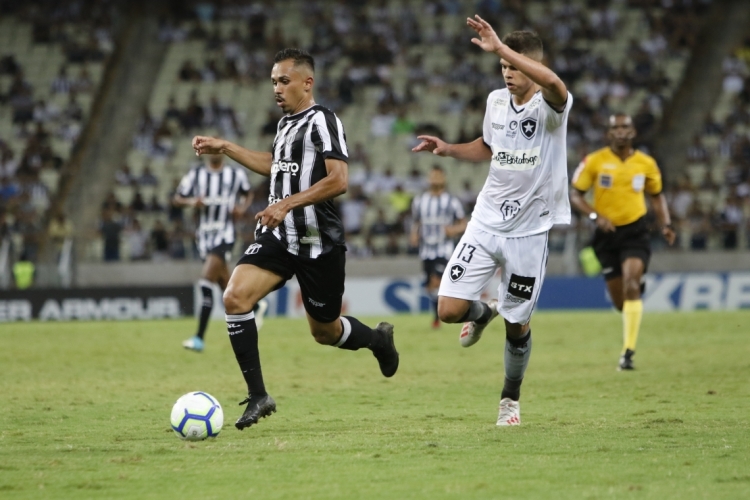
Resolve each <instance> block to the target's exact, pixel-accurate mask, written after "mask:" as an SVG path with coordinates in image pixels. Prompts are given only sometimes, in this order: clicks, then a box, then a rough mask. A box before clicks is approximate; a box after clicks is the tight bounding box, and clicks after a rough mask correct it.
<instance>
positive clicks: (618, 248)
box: [591, 217, 651, 280]
mask: <svg viewBox="0 0 750 500" xmlns="http://www.w3.org/2000/svg"><path fill="white" fill-rule="evenodd" d="M591 246H592V247H593V248H594V253H595V254H596V258H597V259H599V262H600V263H601V265H602V274H603V275H604V279H605V280H611V279H613V278H617V277H618V276H622V263H623V262H624V261H625V259H628V258H631V257H635V258H638V259H641V260H642V261H643V270H644V272H646V270H647V269H648V263H649V261H650V260H651V241H650V237H649V228H648V223H647V222H646V218H645V217H641V218H640V219H638V220H637V221H635V222H631V223H630V224H625V225H624V226H616V227H615V231H614V232H613V233H606V232H604V231H602V230H600V229H598V228H597V230H596V231H595V232H594V240H593V242H592V243H591Z"/></svg>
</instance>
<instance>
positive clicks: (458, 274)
mask: <svg viewBox="0 0 750 500" xmlns="http://www.w3.org/2000/svg"><path fill="white" fill-rule="evenodd" d="M464 274H466V268H465V267H464V266H462V265H461V264H453V265H452V266H451V274H450V279H451V281H452V282H453V283H455V282H456V281H458V280H460V279H461V278H463V277H464Z"/></svg>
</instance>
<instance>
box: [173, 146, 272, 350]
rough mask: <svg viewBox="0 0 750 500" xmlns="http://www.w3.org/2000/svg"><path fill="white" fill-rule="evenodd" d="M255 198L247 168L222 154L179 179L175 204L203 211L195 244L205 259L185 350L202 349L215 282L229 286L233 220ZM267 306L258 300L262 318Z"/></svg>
mask: <svg viewBox="0 0 750 500" xmlns="http://www.w3.org/2000/svg"><path fill="white" fill-rule="evenodd" d="M252 201H253V197H252V194H251V193H250V182H248V180H247V175H246V174H245V171H244V170H243V169H241V168H239V167H235V166H230V165H226V164H225V163H224V159H223V157H222V156H221V155H212V156H210V157H209V159H208V165H200V166H197V167H194V168H192V169H191V170H190V172H188V173H187V175H185V176H184V177H183V178H182V181H181V182H180V186H179V188H178V190H177V193H176V194H175V196H174V203H175V205H178V206H187V207H194V208H196V209H198V210H199V211H200V223H199V225H198V228H197V229H196V233H195V244H196V247H197V248H198V253H199V254H200V256H201V259H203V270H202V271H201V278H200V280H198V284H199V285H200V288H201V294H202V296H203V301H202V305H201V310H200V315H199V316H198V331H197V332H196V333H195V335H194V336H193V337H191V338H189V339H187V340H185V341H184V342H183V343H182V346H183V347H185V348H186V349H190V350H193V351H196V352H201V351H202V350H203V346H204V338H205V335H206V326H207V325H208V320H209V319H210V317H211V311H212V310H213V306H214V302H213V287H212V285H213V284H217V285H219V287H220V288H221V289H222V290H224V289H225V288H226V287H227V282H228V281H229V267H228V263H229V261H230V260H231V258H232V248H234V241H235V237H236V234H235V233H236V231H235V227H234V222H235V219H238V218H240V217H243V216H244V214H245V212H246V211H247V208H248V207H249V206H250V203H251V202H252ZM238 202H239V204H238ZM267 307H268V306H267V304H266V303H265V301H264V302H262V303H259V305H258V308H257V311H256V316H260V317H262V315H263V314H264V313H265V310H266V308H267Z"/></svg>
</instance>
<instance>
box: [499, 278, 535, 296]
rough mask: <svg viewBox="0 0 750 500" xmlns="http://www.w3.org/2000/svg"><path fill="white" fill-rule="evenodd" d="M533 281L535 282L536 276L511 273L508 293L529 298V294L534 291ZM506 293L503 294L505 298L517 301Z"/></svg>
mask: <svg viewBox="0 0 750 500" xmlns="http://www.w3.org/2000/svg"><path fill="white" fill-rule="evenodd" d="M534 283H536V278H534V277H529V276H518V275H517V274H511V275H510V283H508V295H512V296H513V297H517V298H519V299H523V300H531V294H533V293H534ZM508 295H506V296H505V298H506V300H510V301H511V302H517V301H516V300H513V299H512V298H509V297H508Z"/></svg>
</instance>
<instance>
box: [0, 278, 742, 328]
mask: <svg viewBox="0 0 750 500" xmlns="http://www.w3.org/2000/svg"><path fill="white" fill-rule="evenodd" d="M499 285H500V282H499V280H498V279H494V280H492V281H491V282H490V284H489V286H488V287H487V289H486V290H485V292H484V294H483V297H484V298H489V297H490V296H493V295H494V293H495V290H497V288H498V286H499ZM201 300H202V297H201V292H200V290H199V288H198V287H197V286H172V287H122V288H111V287H110V288H78V289H70V290H64V289H37V290H25V291H3V292H0V322H10V321H28V320H31V319H39V320H41V321H56V320H126V319H157V318H176V317H182V316H189V315H191V314H194V312H195V311H197V309H198V308H197V307H195V304H200V302H201ZM268 301H269V309H268V315H269V316H288V317H304V316H305V310H304V306H303V303H302V298H301V295H300V292H299V286H298V285H297V282H296V280H292V281H290V282H289V283H287V285H286V286H285V287H284V288H282V289H280V290H278V291H277V292H274V293H272V294H271V295H269V297H268ZM214 302H215V303H218V304H220V303H221V291H220V290H219V289H218V287H216V288H215V289H214ZM644 306H645V309H646V310H647V311H662V312H668V311H693V310H698V309H709V310H734V309H750V272H737V273H712V272H703V273H663V274H649V275H647V282H646V295H645V297H644ZM611 307H612V304H611V303H610V301H609V299H608V297H607V293H606V289H605V286H604V281H603V280H602V279H600V278H585V277H567V276H550V277H547V279H546V280H545V283H544V287H543V289H542V292H541V295H540V297H539V303H538V308H539V310H550V309H556V310H561V309H562V310H565V309H609V308H611ZM343 309H344V311H345V312H347V313H350V314H356V315H367V316H374V315H391V314H399V313H402V314H409V313H420V312H427V311H429V310H430V303H429V300H428V298H427V296H426V295H425V294H424V291H423V289H422V280H421V278H420V277H416V276H412V277H408V276H407V277H401V278H399V277H359V278H350V279H349V280H348V281H347V284H346V293H345V294H344V305H343ZM214 318H215V319H218V320H223V319H224V311H223V309H222V308H221V307H216V308H215V309H214Z"/></svg>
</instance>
